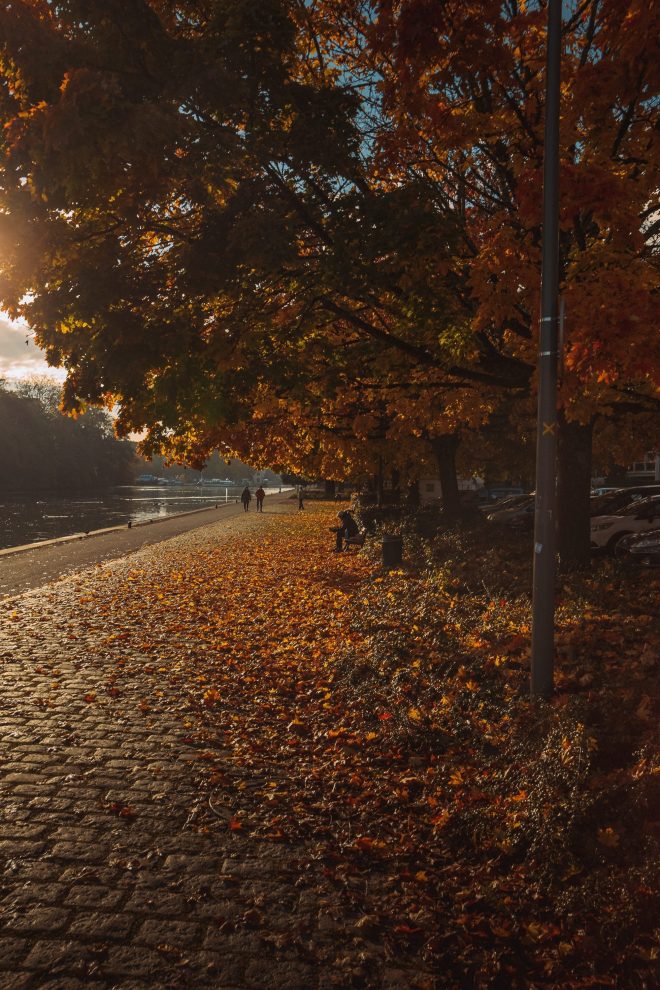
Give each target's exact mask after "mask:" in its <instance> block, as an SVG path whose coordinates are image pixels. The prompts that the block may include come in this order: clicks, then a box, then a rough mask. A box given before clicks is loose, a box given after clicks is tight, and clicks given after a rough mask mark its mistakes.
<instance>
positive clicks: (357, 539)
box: [344, 529, 367, 550]
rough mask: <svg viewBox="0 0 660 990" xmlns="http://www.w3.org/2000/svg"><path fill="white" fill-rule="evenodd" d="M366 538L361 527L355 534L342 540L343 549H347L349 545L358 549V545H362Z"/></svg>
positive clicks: (364, 530)
mask: <svg viewBox="0 0 660 990" xmlns="http://www.w3.org/2000/svg"><path fill="white" fill-rule="evenodd" d="M366 538H367V531H366V529H361V530H360V532H359V533H358V534H357V536H348V537H346V539H345V540H344V550H348V549H349V547H357V548H358V550H359V549H360V547H363V546H364V541H365V540H366Z"/></svg>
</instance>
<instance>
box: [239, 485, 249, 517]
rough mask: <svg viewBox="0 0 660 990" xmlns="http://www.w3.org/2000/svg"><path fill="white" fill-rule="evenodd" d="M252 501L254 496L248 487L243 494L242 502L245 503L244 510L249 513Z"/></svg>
mask: <svg viewBox="0 0 660 990" xmlns="http://www.w3.org/2000/svg"><path fill="white" fill-rule="evenodd" d="M251 501H252V495H251V493H250V489H249V488H248V486H247V485H246V486H245V488H244V489H243V491H242V492H241V502H242V503H243V508H244V509H245V511H246V512H248V511H249V509H250V502H251Z"/></svg>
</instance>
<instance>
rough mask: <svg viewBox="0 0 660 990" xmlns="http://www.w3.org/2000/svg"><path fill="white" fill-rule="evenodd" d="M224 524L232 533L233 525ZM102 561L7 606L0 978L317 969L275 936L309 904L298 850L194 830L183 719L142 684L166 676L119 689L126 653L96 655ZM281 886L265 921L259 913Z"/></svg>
mask: <svg viewBox="0 0 660 990" xmlns="http://www.w3.org/2000/svg"><path fill="white" fill-rule="evenodd" d="M265 521H266V516H264V517H263V519H262V518H260V519H259V523H262V522H265ZM241 523H242V524H243V525H246V524H247V525H249V523H248V521H247V520H245V523H243V520H241ZM253 525H254V523H253ZM213 530H214V538H215V539H216V540H221V539H222V538H223V534H224V533H226V532H228V527H226V526H225V527H224V529H222V528H221V527H220V526H216V527H213ZM201 532H202V531H200V530H197V531H196V533H195V534H191V535H194V537H195V538H196V539H197V540H202V539H203V540H204V541H205V542H206V543H208V540H209V535H208V534H209V530H208V529H206V530H205V531H204V533H205V535H204V536H202V535H201ZM175 542H176V541H175ZM167 547H168V544H160V545H159V547H157V548H155V547H154V548H150V549H149V550H147V551H142V552H141V555H140V563H141V564H142V565H145V566H148V565H149V563H150V560H152V559H153V555H154V554H155V553H156V552H159V553H160V556H161V559H162V556H163V554H164V553H165V552H166V549H165V548H167ZM131 559H132V563H133V566H134V565H135V562H136V561H135V558H131ZM127 566H128V564H127V562H126V561H123V562H118V563H117V564H116V565H115V568H116V570H115V573H114V579H115V580H123V578H124V576H125V573H126V568H127ZM102 576H103V575H102V574H97V575H96V576H93V575H92V576H89V575H88V576H86V577H85V578H84V579H83V580H81V581H79V580H76V579H69V580H68V581H66V582H63V583H62V584H60V585H59V587H57V588H56V589H54V590H50V591H49V590H48V589H44V590H42V591H39V592H35V593H32V594H30V595H26V596H24V597H23V598H22V599H20V600H18V601H17V602H16V603H15V606H16V607H15V609H14V611H13V613H10V615H9V616H5V617H4V621H3V622H2V628H1V635H0V699H1V700H0V710H1V712H2V714H1V715H0V733H1V738H2V752H1V760H2V763H1V781H0V799H1V809H0V814H1V816H2V818H1V821H0V835H1V839H0V866H1V867H2V915H1V924H2V927H1V934H0V987H2V988H3V990H9V988H12V990H13V988H22V987H26V988H27V987H36V986H39V987H41V986H44V987H46V986H47V987H52V988H55V987H58V988H61V990H64V988H67V990H69V988H71V990H74V988H76V987H79V986H85V987H105V986H113V987H115V986H116V987H125V988H127V990H128V988H131V990H132V988H136V990H137V988H138V987H142V986H148V987H156V986H164V987H169V986H172V987H173V986H177V987H181V986H186V987H188V986H190V987H194V986H200V987H217V988H221V987H222V988H224V987H226V988H239V987H240V988H243V987H245V988H248V987H249V988H253V987H254V988H256V987H262V986H264V985H265V984H264V967H267V971H268V986H269V987H273V988H276V987H287V988H294V987H299V988H301V990H302V988H308V987H313V986H316V985H317V984H318V976H317V973H316V971H315V967H314V964H313V961H311V960H309V959H306V958H302V957H304V955H305V954H304V953H301V952H300V950H299V949H295V948H294V949H290V950H288V951H284V950H281V949H278V947H277V942H278V938H279V936H280V935H281V933H282V931H283V930H286V931H287V932H288V933H290V934H291V935H293V936H294V937H295V933H296V932H297V931H298V930H301V931H302V930H305V929H307V928H308V927H309V924H310V919H311V918H313V917H314V904H313V903H312V902H313V898H312V899H310V894H309V892H306V891H305V890H301V889H300V888H296V887H294V886H293V885H292V884H291V883H290V878H291V871H292V866H291V860H292V857H293V856H294V854H292V851H291V850H290V849H284V848H278V847H274V846H273V845H272V844H265V843H262V844H261V845H259V844H254V843H249V842H247V841H246V840H245V839H244V838H242V837H241V836H240V835H237V834H235V833H233V832H232V831H231V830H225V832H224V834H223V836H222V841H219V838H218V833H217V831H216V832H214V833H204V832H203V831H202V832H200V831H197V819H198V818H199V816H200V801H201V800H204V801H206V794H204V795H202V797H200V791H199V788H198V786H197V785H198V781H197V774H196V772H195V767H196V766H198V765H199V761H198V756H199V752H198V750H197V749H196V748H195V746H194V745H192V744H191V742H190V740H186V736H185V730H184V729H183V728H182V724H181V719H180V718H178V717H171V718H169V717H168V716H167V714H166V709H167V699H166V698H163V699H162V706H161V711H160V712H159V714H158V717H150V715H149V713H148V712H146V711H144V710H143V709H145V708H146V705H145V704H143V705H142V708H141V707H140V698H141V697H142V696H143V695H146V694H149V695H151V694H152V692H153V684H152V683H151V682H150V683H148V684H145V683H143V682H141V681H140V678H139V677H134V678H133V679H131V680H129V681H124V682H122V685H121V705H119V704H118V696H119V694H120V691H119V689H115V690H113V688H112V686H111V683H110V686H109V685H108V683H106V682H107V681H108V678H109V679H110V682H112V678H113V677H114V676H115V674H116V669H115V666H114V660H115V658H114V656H113V657H110V656H109V657H108V659H107V661H106V669H103V667H101V668H99V667H98V665H97V663H98V660H97V659H96V658H95V659H94V661H92V662H90V659H89V655H88V653H87V651H86V644H85V642H84V641H83V640H82V639H81V636H80V630H78V631H74V629H75V611H76V609H75V603H76V600H77V598H79V597H80V594H81V590H82V589H84V590H85V591H86V592H87V593H89V592H90V591H91V590H92V589H93V588H94V585H95V582H98V581H101V580H102ZM145 618H146V617H145ZM145 628H147V627H146V626H145ZM100 632H101V627H99V629H97V630H91V634H92V635H95V636H98V635H100ZM88 635H89V632H88ZM144 676H145V678H146V679H150V677H151V673H150V672H147V673H146V674H145V675H144ZM100 685H102V687H103V689H105V699H106V700H105V701H104V698H103V695H102V693H101V690H100V687H99V686H100ZM114 695H116V696H117V697H113V696H114ZM97 698H98V701H97V700H96V699H97ZM106 701H107V702H108V703H106ZM109 703H111V704H109ZM221 810H222V809H221ZM216 811H217V809H216ZM204 813H205V814H206V815H207V817H208V808H207V807H205V809H204ZM272 903H276V904H277V913H276V914H270V915H269V918H268V937H267V938H264V937H262V934H258V933H257V931H256V928H257V925H256V922H257V921H258V919H259V917H261V914H260V912H261V911H262V910H263V908H265V907H266V905H270V904H272Z"/></svg>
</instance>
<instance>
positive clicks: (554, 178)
mask: <svg viewBox="0 0 660 990" xmlns="http://www.w3.org/2000/svg"><path fill="white" fill-rule="evenodd" d="M561 4H562V0H548V47H547V70H546V103H545V147H544V158H543V264H542V271H541V319H540V329H539V365H538V391H539V396H538V424H537V439H536V504H535V515H534V586H533V598H532V680H531V691H532V696H534V697H544V698H545V697H548V696H549V695H550V694H552V690H553V672H554V671H553V668H554V652H555V628H554V627H555V570H556V560H555V558H556V534H555V526H556V503H557V490H556V489H557V484H556V473H557V472H556V456H557V350H558V348H557V340H558V330H559V327H558V323H559V102H560V86H559V82H560V65H561V26H562V17H561Z"/></svg>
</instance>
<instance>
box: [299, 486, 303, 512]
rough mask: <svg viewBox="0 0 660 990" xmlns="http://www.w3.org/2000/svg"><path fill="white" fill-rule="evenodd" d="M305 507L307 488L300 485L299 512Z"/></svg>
mask: <svg viewBox="0 0 660 990" xmlns="http://www.w3.org/2000/svg"><path fill="white" fill-rule="evenodd" d="M304 508H305V489H304V488H303V486H302V485H298V512H300V511H301V510H302V509H304Z"/></svg>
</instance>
